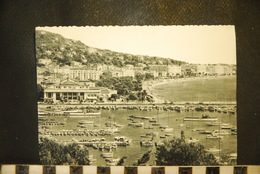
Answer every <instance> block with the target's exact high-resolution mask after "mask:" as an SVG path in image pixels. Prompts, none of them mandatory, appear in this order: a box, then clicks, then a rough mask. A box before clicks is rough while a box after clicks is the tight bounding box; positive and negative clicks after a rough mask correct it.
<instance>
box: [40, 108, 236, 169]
mask: <svg viewBox="0 0 260 174" xmlns="http://www.w3.org/2000/svg"><path fill="white" fill-rule="evenodd" d="M100 112H101V114H100V116H89V117H80V116H79V117H69V116H44V119H48V120H55V121H57V122H65V125H52V126H50V127H49V129H48V130H51V131H55V130H56V131H61V130H78V129H82V128H79V127H78V126H77V125H78V123H79V122H80V121H93V124H86V125H85V126H86V127H85V128H84V129H87V130H95V129H96V130H98V129H104V128H106V124H108V123H112V124H114V123H116V124H119V125H121V126H122V127H118V130H119V131H118V132H117V133H114V134H111V135H104V136H102V135H96V136H91V135H88V136H86V135H84V136H52V135H51V137H53V138H55V139H57V140H58V141H59V142H65V141H72V139H73V141H75V142H77V141H79V140H83V139H84V140H91V139H95V138H105V140H106V141H113V140H114V138H115V137H120V136H125V137H127V138H129V139H131V143H130V145H129V146H118V147H117V148H116V149H113V150H111V151H110V152H113V156H114V157H113V158H122V157H123V156H126V157H127V159H126V160H125V164H124V165H132V164H133V163H134V162H136V161H137V160H138V159H140V158H141V157H142V155H143V154H144V153H145V152H147V151H148V150H153V152H154V151H155V146H153V147H142V146H141V145H140V141H141V140H143V139H144V138H142V137H140V136H141V135H145V134H147V133H155V134H156V136H155V137H154V138H153V140H152V141H153V142H157V143H158V142H161V141H164V140H167V139H172V138H173V137H178V138H180V137H181V131H184V135H185V137H186V138H189V137H193V138H196V139H199V142H198V143H200V144H202V145H204V146H205V148H206V149H207V148H213V147H216V148H218V149H220V152H219V153H217V154H214V155H216V156H219V155H220V156H221V155H223V154H229V153H236V152H237V135H232V134H231V131H230V129H227V130H226V131H227V132H228V135H223V138H222V139H206V136H207V134H201V133H200V132H199V131H196V130H203V129H204V130H208V131H213V130H220V126H218V125H216V126H208V125H207V123H208V122H204V121H203V122H202V121H183V119H184V117H201V115H202V114H206V115H209V116H210V117H217V118H218V122H223V123H229V124H230V125H231V126H232V127H236V114H230V113H223V112H209V111H183V112H177V111H172V110H166V111H165V110H156V109H152V110H150V111H141V110H126V109H118V110H101V111H100ZM130 115H134V116H141V117H154V119H153V120H156V121H157V123H160V124H161V125H163V126H168V127H169V128H173V131H172V132H169V135H168V136H165V134H166V132H164V131H162V129H161V128H160V127H159V126H153V125H152V124H153V123H152V122H149V120H148V119H142V118H136V119H134V120H135V121H137V122H142V123H143V126H142V127H134V126H131V125H128V123H130V120H129V119H130V117H129V116H130ZM147 127H150V129H145V128H147ZM157 133H158V134H157ZM88 150H89V153H90V155H93V158H94V159H96V162H95V163H93V164H92V165H106V163H107V162H106V161H105V159H104V158H102V157H101V156H100V155H101V153H103V152H108V151H107V150H103V151H100V150H99V149H94V148H92V147H88ZM150 164H151V165H155V161H151V162H150Z"/></svg>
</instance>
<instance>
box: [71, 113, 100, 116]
mask: <svg viewBox="0 0 260 174" xmlns="http://www.w3.org/2000/svg"><path fill="white" fill-rule="evenodd" d="M100 114H101V112H72V113H68V116H70V117H82V116H98V115H100Z"/></svg>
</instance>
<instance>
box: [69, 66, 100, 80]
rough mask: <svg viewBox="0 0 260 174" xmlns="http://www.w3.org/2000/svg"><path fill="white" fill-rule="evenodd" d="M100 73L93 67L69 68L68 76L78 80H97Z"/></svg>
mask: <svg viewBox="0 0 260 174" xmlns="http://www.w3.org/2000/svg"><path fill="white" fill-rule="evenodd" d="M102 73H103V72H102V71H98V70H95V69H85V68H71V69H70V73H69V77H70V79H78V80H99V79H100V76H101V75H102Z"/></svg>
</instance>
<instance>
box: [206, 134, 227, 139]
mask: <svg viewBox="0 0 260 174" xmlns="http://www.w3.org/2000/svg"><path fill="white" fill-rule="evenodd" d="M222 138H223V136H219V135H208V136H207V137H206V139H222Z"/></svg>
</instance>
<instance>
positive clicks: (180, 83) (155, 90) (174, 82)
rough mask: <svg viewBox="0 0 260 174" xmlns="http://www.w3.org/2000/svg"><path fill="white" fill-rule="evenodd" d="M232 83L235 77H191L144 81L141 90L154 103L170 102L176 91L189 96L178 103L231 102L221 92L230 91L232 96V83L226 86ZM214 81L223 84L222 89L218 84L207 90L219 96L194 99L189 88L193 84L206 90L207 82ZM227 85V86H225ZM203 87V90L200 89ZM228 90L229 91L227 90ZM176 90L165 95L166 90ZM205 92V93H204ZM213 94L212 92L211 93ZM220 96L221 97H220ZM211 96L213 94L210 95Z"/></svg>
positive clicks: (233, 88) (233, 89)
mask: <svg viewBox="0 0 260 174" xmlns="http://www.w3.org/2000/svg"><path fill="white" fill-rule="evenodd" d="M230 79H231V80H232V81H234V79H235V80H236V77H235V76H209V77H193V78H178V79H160V80H153V81H146V82H144V83H143V89H144V90H146V91H147V93H148V94H149V95H151V96H153V98H154V101H155V103H165V102H172V100H169V98H170V97H169V96H171V95H178V90H179V89H182V90H183V91H181V92H183V93H185V94H186V95H188V94H189V95H190V97H187V96H186V97H185V95H183V97H179V99H178V101H179V102H180V101H203V99H204V101H211V100H212V101H231V99H229V100H227V99H225V96H223V94H222V93H223V92H225V90H232V91H231V92H232V94H233V95H235V94H234V91H235V90H236V89H235V88H236V87H235V86H234V84H233V83H232V84H231V85H228V84H227V82H229V80H230ZM214 81H219V82H220V84H221V83H222V84H223V83H225V84H224V85H225V86H224V87H223V89H219V86H216V85H219V84H213V86H211V89H209V92H210V91H213V90H215V91H216V90H217V92H215V91H214V93H219V95H217V96H216V94H214V96H211V97H210V98H203V96H201V94H197V95H199V97H200V98H199V97H197V98H195V96H193V95H195V93H196V91H193V90H191V89H190V88H192V84H194V88H196V85H198V84H199V85H200V86H199V88H201V90H202V89H205V90H208V89H207V84H208V82H214ZM226 84H227V85H226ZM214 85H215V86H214ZM202 87H203V88H202ZM224 88H225V89H224ZM229 88H230V89H229ZM173 89H176V90H175V91H174V92H173V93H168V95H166V94H165V93H166V90H173ZM185 89H186V91H185ZM206 92H207V91H206ZM206 92H205V91H203V93H206ZM212 93H213V92H212ZM220 94H221V95H220ZM180 95H181V94H180ZM212 95H213V94H212ZM232 101H236V100H235V99H234V96H232Z"/></svg>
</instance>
